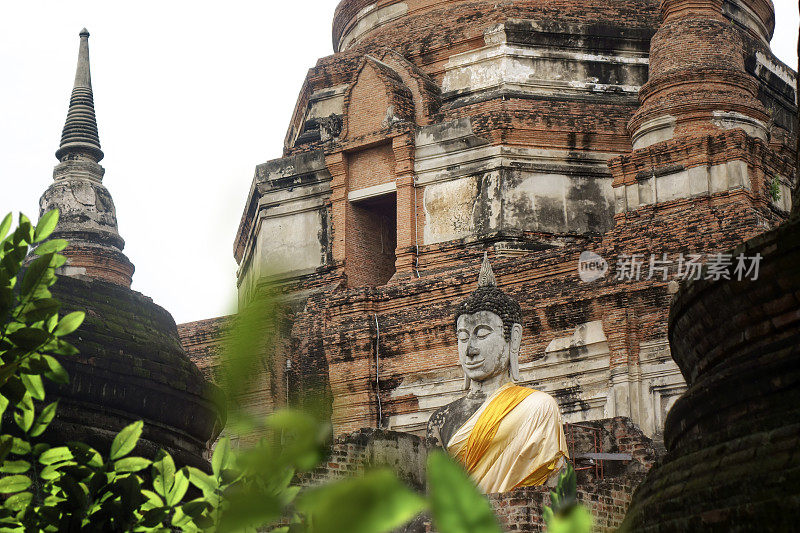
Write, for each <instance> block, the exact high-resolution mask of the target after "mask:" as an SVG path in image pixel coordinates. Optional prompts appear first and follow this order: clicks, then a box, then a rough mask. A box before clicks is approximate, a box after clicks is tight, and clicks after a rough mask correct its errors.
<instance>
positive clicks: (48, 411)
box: [31, 400, 58, 437]
mask: <svg viewBox="0 0 800 533" xmlns="http://www.w3.org/2000/svg"><path fill="white" fill-rule="evenodd" d="M56 409H58V400H56V401H55V402H53V403H51V404H48V405H47V406H45V408H44V409H42V412H41V413H39V416H38V417H36V421H35V422H34V423H33V428H32V429H31V437H38V436H39V435H41V434H42V433H44V430H46V429H47V426H49V425H50V422H52V421H53V418H54V417H55V416H56Z"/></svg>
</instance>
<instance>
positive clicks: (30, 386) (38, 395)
mask: <svg viewBox="0 0 800 533" xmlns="http://www.w3.org/2000/svg"><path fill="white" fill-rule="evenodd" d="M20 379H22V384H23V385H25V389H26V390H27V391H28V392H29V393H30V395H31V396H32V397H33V398H34V399H36V400H39V401H40V402H41V401H44V385H43V384H42V378H41V377H39V376H37V375H36V374H22V375H21V376H20Z"/></svg>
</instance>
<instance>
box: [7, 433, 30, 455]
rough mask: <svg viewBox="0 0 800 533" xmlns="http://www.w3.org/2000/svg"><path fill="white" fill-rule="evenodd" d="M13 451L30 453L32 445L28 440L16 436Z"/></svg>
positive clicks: (15, 452)
mask: <svg viewBox="0 0 800 533" xmlns="http://www.w3.org/2000/svg"><path fill="white" fill-rule="evenodd" d="M11 453H13V454H14V455H28V454H29V453H31V445H30V443H29V442H28V441H25V440H22V439H20V438H17V437H14V442H13V444H12V445H11Z"/></svg>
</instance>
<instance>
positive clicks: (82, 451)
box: [68, 442, 103, 468]
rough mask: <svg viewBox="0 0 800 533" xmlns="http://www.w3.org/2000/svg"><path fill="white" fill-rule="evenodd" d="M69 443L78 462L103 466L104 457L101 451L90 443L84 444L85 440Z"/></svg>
mask: <svg viewBox="0 0 800 533" xmlns="http://www.w3.org/2000/svg"><path fill="white" fill-rule="evenodd" d="M68 445H69V449H70V451H71V452H72V455H73V456H74V458H75V461H76V462H78V464H81V465H85V466H88V467H92V468H101V467H102V466H103V457H102V456H101V455H100V452H98V451H97V450H95V449H94V448H92V447H91V446H89V445H88V444H84V443H83V442H70V443H68Z"/></svg>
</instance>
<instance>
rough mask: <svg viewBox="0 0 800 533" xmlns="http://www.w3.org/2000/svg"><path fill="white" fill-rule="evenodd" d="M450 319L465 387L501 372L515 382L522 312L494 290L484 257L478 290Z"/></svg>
mask: <svg viewBox="0 0 800 533" xmlns="http://www.w3.org/2000/svg"><path fill="white" fill-rule="evenodd" d="M454 319H455V327H456V336H457V337H458V358H459V361H460V363H461V368H463V369H464V385H465V388H469V385H470V381H471V380H474V381H484V380H486V379H489V378H492V377H494V376H498V375H500V374H502V373H504V372H507V373H508V375H509V376H510V377H511V379H513V380H519V347H520V343H521V341H522V311H521V310H520V307H519V304H518V303H517V302H516V301H515V300H514V299H513V298H511V297H510V296H508V295H507V294H506V293H504V292H503V291H501V290H500V289H498V288H497V282H496V280H495V277H494V273H493V272H492V267H491V265H490V264H489V260H488V258H487V256H485V255H484V258H483V265H482V266H481V273H480V275H479V276H478V287H477V288H476V289H475V291H474V292H473V293H472V294H470V295H469V296H468V297H467V299H466V300H464V301H463V302H461V303H460V304H458V306H456V310H455V316H454Z"/></svg>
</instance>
